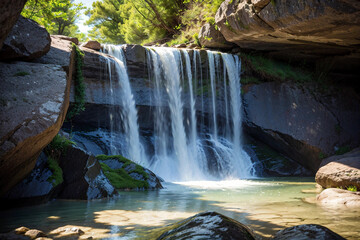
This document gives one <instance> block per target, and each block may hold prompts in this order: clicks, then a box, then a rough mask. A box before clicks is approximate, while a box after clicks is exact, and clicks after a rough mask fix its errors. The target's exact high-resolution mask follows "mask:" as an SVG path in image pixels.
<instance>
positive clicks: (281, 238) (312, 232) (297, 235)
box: [272, 224, 345, 240]
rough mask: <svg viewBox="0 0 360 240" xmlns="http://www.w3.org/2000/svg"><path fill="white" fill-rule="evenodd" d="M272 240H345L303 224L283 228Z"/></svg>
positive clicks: (323, 228)
mask: <svg viewBox="0 0 360 240" xmlns="http://www.w3.org/2000/svg"><path fill="white" fill-rule="evenodd" d="M272 239H274V240H290V239H308V240H345V238H343V237H341V236H340V235H338V234H336V233H334V232H333V231H331V230H330V229H328V228H326V227H324V226H321V225H316V224H304V225H298V226H295V227H289V228H285V229H284V230H281V231H279V232H277V233H276V234H275V236H274V237H273V238H272Z"/></svg>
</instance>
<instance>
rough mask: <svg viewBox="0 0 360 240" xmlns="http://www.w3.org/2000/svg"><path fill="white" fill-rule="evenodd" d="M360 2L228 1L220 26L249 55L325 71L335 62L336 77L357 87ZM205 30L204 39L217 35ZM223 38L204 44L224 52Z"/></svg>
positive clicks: (219, 13)
mask: <svg viewBox="0 0 360 240" xmlns="http://www.w3.org/2000/svg"><path fill="white" fill-rule="evenodd" d="M359 16H360V4H359V2H358V1H357V0H334V1H323V0H321V1H316V0H306V1H297V0H272V1H270V0H234V1H233V0H226V1H224V2H223V3H222V4H221V6H220V7H219V9H218V11H217V13H216V16H215V22H216V23H215V24H216V26H217V29H218V30H219V32H221V34H222V35H223V37H224V38H225V40H226V41H227V42H229V43H233V44H236V45H237V46H238V47H240V48H241V49H243V50H244V51H256V52H262V53H263V54H266V55H268V56H269V57H271V58H276V59H278V60H283V61H286V62H288V61H291V62H292V63H294V62H295V63H302V64H304V63H306V64H307V65H308V66H311V67H314V69H315V66H316V68H320V67H321V66H322V65H323V62H324V61H325V62H326V61H327V62H331V64H330V66H328V65H329V64H327V66H326V67H328V68H329V69H330V70H331V71H330V72H331V76H332V78H333V79H334V80H336V79H338V78H341V81H342V82H346V83H347V84H356V83H357V81H356V79H357V78H358V76H359V74H360V70H359V69H360V51H359V48H358V45H359V43H360V40H359V39H360V24H359V23H360V20H359V19H360V17H359ZM205 28H206V26H204V28H203V29H202V30H201V31H200V32H201V34H200V33H199V35H201V36H202V39H206V38H212V36H213V33H212V32H211V31H204V29H205ZM221 39H222V38H221V37H216V38H212V41H203V42H202V44H203V45H204V46H205V47H214V46H215V45H217V47H218V48H221V45H222V44H224V41H223V40H221Z"/></svg>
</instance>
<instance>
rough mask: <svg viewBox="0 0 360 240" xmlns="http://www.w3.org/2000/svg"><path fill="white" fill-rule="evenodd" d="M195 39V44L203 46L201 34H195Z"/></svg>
mask: <svg viewBox="0 0 360 240" xmlns="http://www.w3.org/2000/svg"><path fill="white" fill-rule="evenodd" d="M193 39H194V41H195V43H196V44H197V45H198V46H200V45H201V44H200V40H199V34H198V33H195V34H194V35H193Z"/></svg>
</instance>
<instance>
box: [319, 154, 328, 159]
mask: <svg viewBox="0 0 360 240" xmlns="http://www.w3.org/2000/svg"><path fill="white" fill-rule="evenodd" d="M319 158H320V159H324V158H327V155H326V154H325V153H323V152H320V153H319Z"/></svg>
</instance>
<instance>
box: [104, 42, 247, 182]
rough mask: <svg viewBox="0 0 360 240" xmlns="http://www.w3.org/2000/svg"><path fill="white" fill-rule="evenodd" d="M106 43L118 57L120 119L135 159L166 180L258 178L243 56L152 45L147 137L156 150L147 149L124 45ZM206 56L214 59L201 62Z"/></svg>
mask: <svg viewBox="0 0 360 240" xmlns="http://www.w3.org/2000/svg"><path fill="white" fill-rule="evenodd" d="M104 48H105V51H106V52H107V53H109V54H110V55H112V56H114V57H115V61H113V62H115V71H116V74H117V78H118V84H119V86H120V87H119V90H116V91H117V92H118V94H115V92H113V91H115V90H111V91H110V95H111V96H110V97H112V98H114V99H116V98H118V97H119V98H121V124H122V126H123V132H124V135H126V139H127V153H128V157H129V158H130V159H132V160H134V161H136V162H138V163H141V164H144V165H146V166H148V167H149V168H150V169H151V170H152V171H154V172H155V173H156V174H158V175H159V176H161V177H163V178H164V179H165V180H167V181H187V180H204V179H225V178H248V177H252V176H253V172H252V171H253V169H252V163H251V159H250V157H249V156H248V155H247V154H246V152H245V151H244V150H243V149H242V143H241V88H240V70H241V62H240V59H239V58H238V57H237V56H233V55H231V54H225V53H217V52H212V51H207V52H200V51H192V52H189V51H187V50H184V49H182V50H179V49H174V48H162V47H155V48H146V59H147V60H146V61H147V65H148V66H147V67H148V76H149V79H148V81H149V83H151V84H152V86H151V87H150V89H151V93H152V94H151V96H149V101H150V104H151V114H152V116H153V119H154V128H153V130H152V135H151V136H152V137H151V138H148V139H150V140H147V144H150V145H151V147H150V148H151V149H153V151H150V152H148V153H145V151H144V148H143V146H142V144H141V138H142V137H143V136H141V135H140V133H139V126H138V122H137V119H138V116H137V110H136V105H135V101H134V97H133V94H132V90H131V84H130V81H129V77H128V75H127V71H126V64H125V62H126V61H125V57H124V53H123V50H122V48H121V46H110V45H106V46H105V47H104ZM191 54H193V55H191ZM202 54H205V55H206V57H207V62H202V59H203V58H204V57H205V55H202ZM109 61H110V60H109ZM108 65H109V71H111V66H110V65H111V64H110V63H108ZM206 73H207V74H206ZM110 77H111V76H110ZM110 80H111V79H110ZM110 82H111V81H110ZM110 84H111V87H113V85H114V84H113V82H111V83H110ZM114 89H115V88H114ZM111 102H114V101H111ZM205 119H206V120H205ZM114 124H119V123H114ZM120 152H121V153H123V152H124V151H120Z"/></svg>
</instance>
